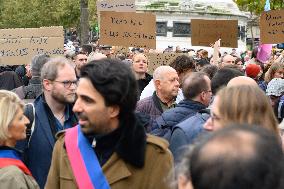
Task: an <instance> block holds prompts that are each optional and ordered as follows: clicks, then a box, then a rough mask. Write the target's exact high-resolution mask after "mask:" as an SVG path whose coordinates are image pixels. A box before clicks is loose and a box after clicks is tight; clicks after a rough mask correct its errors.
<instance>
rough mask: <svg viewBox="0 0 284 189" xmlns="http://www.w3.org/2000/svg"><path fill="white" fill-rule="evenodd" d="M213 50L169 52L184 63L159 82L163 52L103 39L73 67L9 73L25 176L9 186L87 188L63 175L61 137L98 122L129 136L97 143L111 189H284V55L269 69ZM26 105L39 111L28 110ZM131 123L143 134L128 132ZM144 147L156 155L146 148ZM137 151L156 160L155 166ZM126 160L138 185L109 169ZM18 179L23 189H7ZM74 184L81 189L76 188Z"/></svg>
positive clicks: (0, 84)
mask: <svg viewBox="0 0 284 189" xmlns="http://www.w3.org/2000/svg"><path fill="white" fill-rule="evenodd" d="M212 48H213V51H214V53H213V54H212V55H209V53H208V51H207V50H205V49H199V50H194V49H180V48H179V47H176V48H175V49H174V48H173V47H172V46H169V47H168V48H167V49H165V50H164V51H163V52H162V53H180V55H179V56H177V58H175V59H174V60H173V61H171V62H168V64H167V65H161V66H158V67H157V68H156V69H155V70H154V72H153V73H149V72H148V66H149V64H151V62H150V60H149V58H148V57H147V53H155V52H157V51H155V50H150V49H143V48H123V49H121V48H118V47H112V46H106V45H99V41H98V40H97V39H94V40H93V41H91V42H90V44H84V45H81V46H79V44H78V43H77V42H76V41H75V42H72V41H70V40H68V41H66V43H65V44H64V52H65V53H64V57H63V56H62V57H60V58H54V57H50V56H48V55H44V54H41V55H36V56H34V58H33V59H32V60H31V62H30V63H29V64H27V65H19V66H1V67H0V97H1V98H0V109H1V110H0V112H1V116H0V117H1V118H0V130H1V131H0V152H1V151H3V152H4V151H5V152H7V151H9V150H10V151H12V152H13V154H16V155H15V157H14V156H13V158H15V159H17V160H21V161H20V163H21V169H20V170H21V171H20V172H19V170H16V169H15V168H13V169H8V170H5V169H4V168H3V167H4V166H2V165H1V163H0V172H1V175H0V185H1V187H2V184H3V186H4V184H5V186H7V187H6V188H21V186H24V187H23V188H39V187H40V188H44V186H45V187H46V188H64V187H68V186H71V188H73V187H74V188H76V187H78V185H79V181H78V180H76V179H75V180H76V182H75V181H74V178H73V177H71V176H70V172H68V170H69V167H68V166H67V167H68V170H67V171H66V172H61V171H62V170H61V169H60V168H59V167H56V166H65V164H64V165H61V164H60V163H61V161H60V160H62V159H60V160H58V158H62V157H63V156H61V154H60V153H61V152H62V149H61V148H60V145H62V138H64V136H63V137H62V135H60V133H61V132H62V131H63V130H65V129H70V128H73V127H74V126H75V125H76V124H77V123H79V124H81V125H84V124H86V123H85V122H86V121H89V122H90V123H92V124H93V125H102V126H104V125H109V124H111V125H112V124H113V119H114V118H116V119H117V120H118V122H119V124H118V125H119V127H118V129H115V130H114V131H112V132H109V131H106V130H103V131H97V132H103V133H104V134H106V133H107V136H108V135H110V136H109V137H104V135H103V136H100V135H98V136H97V135H96V134H98V133H93V135H87V138H88V140H89V142H90V144H92V145H93V143H92V142H93V138H94V137H95V138H97V141H96V144H95V145H94V148H95V153H96V154H97V156H98V157H99V158H98V159H99V160H98V161H99V164H100V165H101V166H102V167H103V171H104V172H105V174H106V180H108V182H109V184H110V186H111V188H149V189H150V188H157V187H159V188H179V189H188V188H195V189H207V188H208V189H209V188H210V189H223V188H224V189H225V188H238V189H241V188H251V189H253V188H258V189H259V188H263V189H271V188H274V189H277V188H279V189H280V188H283V187H284V185H283V183H282V181H283V179H284V166H283V163H284V161H283V160H284V159H283V152H282V150H283V149H284V148H283V146H284V145H283V142H284V137H283V135H282V132H283V130H284V121H283V118H284V96H283V95H284V50H282V49H276V48H274V49H273V50H272V52H271V55H270V56H269V59H267V61H266V62H261V61H259V60H258V59H257V53H258V49H257V48H256V49H254V50H252V51H250V50H247V51H244V52H239V53H238V52H237V51H236V49H232V50H231V52H225V53H223V54H221V53H220V48H222V47H220V46H218V43H215V44H214V45H213V46H212ZM114 64H115V66H114ZM106 65H107V66H106ZM111 67H113V69H111ZM114 68H115V69H116V70H115V69H114ZM125 70H126V71H125ZM128 71H129V72H128ZM108 72H109V73H108ZM94 75H95V76H94ZM128 75H130V76H129V78H128ZM132 77H133V79H134V80H135V81H136V82H135V84H132V83H131V82H132ZM89 80H90V81H91V82H89ZM111 83H115V84H116V85H114V84H113V85H112V84H111ZM90 86H91V87H93V88H94V90H91V87H90ZM104 87H105V89H104ZM77 88H78V90H77ZM87 89H88V90H89V91H88V90H87ZM133 89H135V91H133ZM11 91H12V92H11ZM16 94H17V95H16ZM87 94H90V95H93V96H94V97H95V99H96V101H98V102H96V103H97V104H98V105H97V106H98V107H96V108H94V109H88V103H89V104H91V103H93V101H92V99H91V98H90V97H88V96H87ZM133 98H134V100H133ZM21 100H22V101H21ZM23 102H25V103H26V104H27V103H28V102H29V103H31V104H33V105H32V106H30V107H29V108H28V105H24V103H23ZM102 102H104V103H106V104H105V105H102V104H101V103H102ZM84 103H86V104H87V105H85V106H84ZM102 106H106V107H109V106H111V107H113V109H112V110H108V111H112V113H109V112H108V111H107V112H105V111H104V109H102ZM115 107H119V108H118V109H119V110H117V109H116V108H115ZM84 108H85V109H84ZM116 111H118V112H119V113H115V112H116ZM18 114H19V115H18ZM109 114H110V117H106V115H109ZM124 114H125V115H124ZM19 116H20V117H21V119H19V118H18V117H19ZM111 116H113V117H111ZM5 117H7V118H5ZM27 118H28V119H27ZM92 118H93V119H92ZM17 119H19V122H21V123H17V122H15V121H17ZM106 120H109V121H106ZM131 121H132V122H131ZM114 123H116V122H114ZM121 123H123V124H125V125H127V126H129V128H132V127H133V128H135V129H136V130H131V129H130V130H129V131H128V132H127V131H126V130H125V129H123V128H124V127H122V126H121V125H120V124H121ZM134 123H137V124H134ZM16 124H18V125H19V126H21V131H18V130H17V128H16V127H17V126H16ZM25 125H27V129H26V130H25V129H23V128H24V126H25ZM137 125H138V126H137ZM140 127H143V131H142V130H139V128H140ZM26 131H27V132H26ZM23 132H24V134H23ZM58 132H59V134H57V136H59V139H58V138H57V137H56V133H58ZM131 132H133V133H131ZM19 133H20V134H19ZM143 133H145V134H143ZM146 133H147V134H151V135H146ZM84 134H85V133H84ZM152 135H155V136H156V137H154V138H151V137H152ZM60 136H61V138H60ZM120 136H125V137H129V138H128V139H124V138H123V137H121V138H120ZM134 136H135V137H137V140H135V138H131V137H134ZM45 137H46V139H45ZM91 137H92V139H91ZM139 137H140V138H139ZM143 137H144V139H142V138H143ZM145 138H147V139H145ZM140 139H141V141H144V143H147V145H148V143H149V144H150V143H151V145H152V147H153V146H155V149H154V148H152V147H151V148H150V147H149V146H143V144H141V143H140V142H141V141H140V142H139V140H140ZM56 141H57V142H56ZM63 141H64V140H63ZM146 141H147V142H146ZM55 143H56V144H55ZM127 143H133V145H134V146H136V145H137V146H136V149H135V147H133V146H131V145H129V146H127V145H126V144H127ZM117 144H119V145H117ZM120 144H121V145H120ZM140 148H141V149H142V150H141V151H142V152H141V151H140V150H139V149H140ZM15 149H17V150H19V149H20V150H22V152H23V155H21V154H20V153H19V152H18V151H17V150H15ZM53 149H56V150H53ZM106 149H107V150H106ZM145 149H146V151H147V153H148V155H147V153H145V154H146V155H145V154H144V151H143V150H145ZM157 149H159V150H157ZM130 151H131V152H133V154H131V153H130ZM157 151H159V153H158V152H157ZM169 151H170V152H169ZM127 152H128V153H129V154H130V155H126V153H127ZM134 152H135V153H138V154H139V155H141V154H142V155H141V157H142V156H143V155H144V156H145V158H146V159H145V162H144V159H143V160H140V156H138V155H137V156H135V154H134ZM52 153H53V155H52ZM114 153H117V154H118V157H119V158H121V159H122V160H123V162H125V163H126V164H127V166H128V168H129V167H130V168H129V169H130V170H131V171H133V176H130V178H129V181H126V183H127V182H129V185H128V186H127V184H126V183H123V182H122V184H121V185H119V184H118V183H119V182H120V181H117V182H114V181H113V180H110V179H109V178H110V177H111V175H112V174H111V173H112V172H115V168H113V169H111V171H109V170H108V171H106V169H107V168H106V167H107V166H110V167H111V166H112V165H111V164H108V162H109V161H111V160H113V159H112V158H113V154H114ZM149 153H150V154H152V156H153V157H152V156H151V157H148V156H149ZM155 154H156V155H155ZM157 154H159V155H157ZM172 155H173V156H172ZM154 156H156V158H157V159H159V161H160V162H159V163H158V162H156V161H155V157H154ZM0 158H3V157H2V156H1V153H0ZM63 158H64V157H63ZM135 158H136V159H135ZM147 161H148V162H147ZM150 161H151V162H150ZM141 162H143V163H141ZM153 162H156V163H153ZM71 164H72V163H71ZM17 165H18V164H17ZM149 166H150V167H149ZM159 166H161V167H159ZM163 166H164V167H163ZM173 166H175V167H176V168H175V174H173V175H174V176H173V175H172V174H171V172H172V171H173ZM18 167H19V166H18ZM23 167H24V168H23ZM133 167H134V168H133ZM65 168H66V167H65ZM141 170H145V171H141ZM9 171H11V172H9ZM70 171H71V168H70ZM72 171H73V173H74V169H72ZM8 172H9V173H12V176H10V174H8ZM149 172H151V174H150V173H149ZM6 173H7V174H6ZM15 173H18V174H15ZM5 174H6V175H5ZM113 174H114V173H113ZM148 174H149V175H148ZM13 176H15V177H17V178H21V179H22V182H21V181H19V180H18V181H17V182H13V180H12V181H11V180H9V179H7V177H9V178H11V177H13ZM32 176H33V177H32ZM64 176H66V179H67V181H64V178H63V179H62V177H64ZM69 176H70V178H69ZM57 177H60V178H57ZM138 177H139V178H138ZM159 177H162V178H159ZM33 178H34V179H35V180H34V179H33ZM57 179H58V180H57ZM68 179H71V180H72V179H73V183H77V185H76V184H75V185H74V186H73V185H72V184H70V183H69V185H68V183H67V182H68ZM16 180H17V179H16ZM125 180H127V179H125ZM134 180H135V182H134ZM137 180H139V182H138V181H137ZM35 181H36V182H37V183H38V184H39V185H37V184H36V182H35ZM59 182H60V184H59ZM24 183H26V185H25V184H24ZM133 183H135V186H134V185H131V184H133ZM145 183H148V184H145ZM125 184H126V185H125Z"/></svg>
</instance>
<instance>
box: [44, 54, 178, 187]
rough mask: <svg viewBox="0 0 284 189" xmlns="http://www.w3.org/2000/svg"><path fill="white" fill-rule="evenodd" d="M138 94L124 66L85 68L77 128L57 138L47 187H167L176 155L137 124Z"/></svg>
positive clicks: (107, 64) (102, 63) (92, 65)
mask: <svg viewBox="0 0 284 189" xmlns="http://www.w3.org/2000/svg"><path fill="white" fill-rule="evenodd" d="M136 89H137V86H136V80H135V77H134V75H133V73H132V72H131V70H130V68H129V67H127V66H126V65H124V64H123V63H121V62H120V61H117V60H111V59H102V60H98V61H93V62H90V63H88V64H86V65H85V66H83V67H82V69H81V78H80V81H79V85H78V88H77V91H76V93H77V100H76V102H75V105H74V107H73V111H74V112H76V113H77V114H78V117H79V124H78V125H77V126H76V127H74V128H71V129H68V130H66V131H65V132H62V133H59V134H58V140H57V142H56V145H55V147H54V151H53V157H52V163H51V167H50V171H49V174H48V179H47V183H46V186H45V188H47V189H59V188H62V189H65V188H66V189H73V188H79V189H109V188H112V189H125V188H135V189H140V188H141V189H142V188H145V189H167V188H169V187H168V184H167V182H166V177H167V176H168V174H169V172H170V171H171V169H172V166H173V158H172V154H171V153H170V151H169V150H168V143H167V142H166V141H165V140H163V139H160V138H158V137H154V136H151V135H146V133H145V130H144V127H143V126H144V125H145V124H147V123H146V122H144V121H141V119H137V116H136V115H135V113H134V111H135V107H136V100H137V93H136V91H137V90H136Z"/></svg>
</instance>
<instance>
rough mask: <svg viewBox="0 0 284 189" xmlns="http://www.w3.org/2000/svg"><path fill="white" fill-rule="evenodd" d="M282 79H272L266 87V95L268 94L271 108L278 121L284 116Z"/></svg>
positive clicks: (283, 83) (283, 85)
mask: <svg viewBox="0 0 284 189" xmlns="http://www.w3.org/2000/svg"><path fill="white" fill-rule="evenodd" d="M283 94H284V79H280V78H274V79H272V80H271V81H270V82H269V83H268V85H267V88H266V95H267V96H269V98H270V102H271V105H272V108H273V110H274V113H275V116H276V117H277V118H278V121H279V122H281V121H282V119H283V118H284V99H283V97H282V96H283Z"/></svg>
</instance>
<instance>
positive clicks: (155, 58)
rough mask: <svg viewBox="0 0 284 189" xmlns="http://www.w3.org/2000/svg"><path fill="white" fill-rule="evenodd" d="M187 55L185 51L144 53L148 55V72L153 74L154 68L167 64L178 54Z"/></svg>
mask: <svg viewBox="0 0 284 189" xmlns="http://www.w3.org/2000/svg"><path fill="white" fill-rule="evenodd" d="M181 55H186V56H187V55H188V54H185V53H146V56H147V57H148V60H149V64H148V73H150V74H153V72H154V70H155V69H156V68H157V67H159V66H163V65H169V64H170V63H172V61H174V60H175V59H176V58H177V57H178V56H181Z"/></svg>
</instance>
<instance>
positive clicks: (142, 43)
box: [100, 11, 156, 49]
mask: <svg viewBox="0 0 284 189" xmlns="http://www.w3.org/2000/svg"><path fill="white" fill-rule="evenodd" d="M100 25H101V28H100V33H101V39H100V43H101V44H105V45H114V46H126V47H143V48H152V49H155V48H156V33H155V32H156V17H155V15H153V14H147V13H131V12H120V13H118V12H109V11H104V12H101V21H100Z"/></svg>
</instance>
